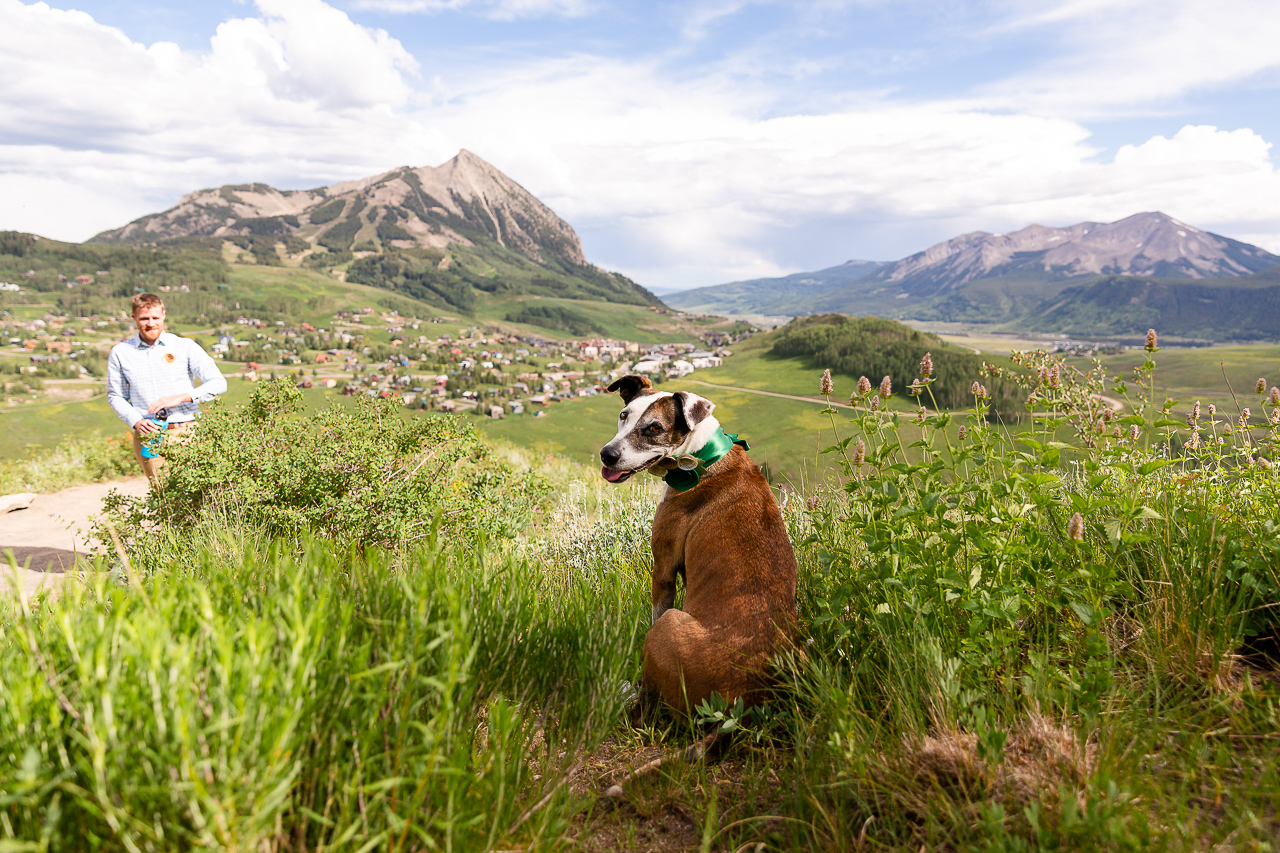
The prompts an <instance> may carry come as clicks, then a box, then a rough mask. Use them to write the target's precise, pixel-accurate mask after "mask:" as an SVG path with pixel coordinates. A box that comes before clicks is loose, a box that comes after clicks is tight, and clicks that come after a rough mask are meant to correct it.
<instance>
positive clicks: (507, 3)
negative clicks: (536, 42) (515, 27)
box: [355, 0, 596, 21]
mask: <svg viewBox="0 0 1280 853" xmlns="http://www.w3.org/2000/svg"><path fill="white" fill-rule="evenodd" d="M355 5H356V8H357V9H376V10H378V11H381V12H396V13H401V14H404V13H438V12H448V11H457V10H460V9H475V10H476V11H477V12H479V13H480V14H481V15H483V16H484V17H487V18H492V19H494V20H498V21H512V20H517V19H520V18H542V17H547V16H554V17H563V18H578V17H582V16H584V15H589V14H591V13H592V12H594V11H595V9H596V3H595V2H593V0H357V2H356V4H355Z"/></svg>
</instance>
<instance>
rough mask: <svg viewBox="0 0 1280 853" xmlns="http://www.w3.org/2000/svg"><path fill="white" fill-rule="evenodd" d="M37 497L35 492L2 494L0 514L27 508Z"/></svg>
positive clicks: (0, 496) (0, 497)
mask: <svg viewBox="0 0 1280 853" xmlns="http://www.w3.org/2000/svg"><path fill="white" fill-rule="evenodd" d="M35 499H36V493H35V492H21V493H19V494H16V495H0V515H3V514H4V513H6V512H13V511H15V510H19V509H26V508H27V507H29V506H31V502H32V501H33V500H35Z"/></svg>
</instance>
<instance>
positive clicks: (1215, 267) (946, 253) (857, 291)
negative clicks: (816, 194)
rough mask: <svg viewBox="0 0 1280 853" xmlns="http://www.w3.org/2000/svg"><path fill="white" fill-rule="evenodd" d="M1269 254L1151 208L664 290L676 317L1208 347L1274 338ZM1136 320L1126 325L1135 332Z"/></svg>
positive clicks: (1277, 317)
mask: <svg viewBox="0 0 1280 853" xmlns="http://www.w3.org/2000/svg"><path fill="white" fill-rule="evenodd" d="M1278 267H1280V257H1278V256H1276V255H1273V254H1271V253H1270V252H1267V251H1265V250H1264V249H1260V248H1258V247H1257V246H1251V245H1249V244H1247V243H1242V242H1240V241H1238V240H1232V239H1230V238H1229V237H1222V236H1220V235H1217V234H1211V233H1209V232H1207V231H1202V230H1200V229H1198V228H1195V227H1193V226H1190V225H1187V224H1185V223H1182V222H1179V221H1178V220H1176V219H1174V218H1172V217H1170V216H1167V215H1165V214H1163V213H1158V212H1157V213H1139V214H1136V215H1134V216H1130V217H1127V218H1125V219H1122V220H1120V221H1118V222H1112V223H1097V222H1082V223H1080V224H1078V225H1072V226H1070V227H1067V228H1046V227H1044V226H1041V225H1031V226H1028V227H1026V228H1023V229H1022V230H1020V231H1015V232H1012V233H1009V234H989V233H987V232H984V231H978V232H974V233H971V234H963V235H961V236H959V237H955V238H953V239H951V240H948V241H946V242H945V243H939V244H937V245H936V246H932V247H930V248H928V249H926V250H924V251H923V252H919V253H917V254H914V255H911V256H910V257H907V258H903V259H902V260H900V261H897V262H894V263H888V264H877V263H873V262H867V261H850V262H849V263H847V264H842V265H841V266H838V267H831V268H829V269H825V270H820V271H818V272H814V273H797V274H795V275H791V276H786V277H784V278H774V279H756V280H753V281H747V282H733V283H730V284H722V285H716V286H714V287H703V288H698V289H696V290H689V291H685V292H683V293H675V294H668V295H666V296H665V299H666V301H667V303H668V304H669V305H672V306H674V307H678V308H682V309H684V310H693V311H703V312H720V313H733V314H787V315H792V316H802V315H807V314H814V313H824V312H831V311H835V312H840V313H845V314H855V315H865V314H878V315H880V316H885V317H896V318H903V319H920V320H948V321H966V322H984V323H995V324H1004V325H1007V326H1009V327H1011V328H1019V329H1026V330H1039V331H1050V332H1054V331H1060V332H1062V333H1064V334H1072V335H1080V336H1088V335H1093V336H1100V335H1101V336H1107V335H1131V334H1133V328H1136V325H1141V326H1144V328H1145V326H1146V325H1147V324H1151V325H1161V326H1163V327H1164V329H1165V331H1166V332H1168V333H1169V334H1174V335H1180V336H1185V337H1201V338H1205V339H1210V340H1225V339H1236V338H1241V339H1257V338H1275V337H1280V269H1277V268H1278ZM1135 324H1136V325H1135Z"/></svg>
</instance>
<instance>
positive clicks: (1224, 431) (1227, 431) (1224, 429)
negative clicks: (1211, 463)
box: [1218, 424, 1234, 444]
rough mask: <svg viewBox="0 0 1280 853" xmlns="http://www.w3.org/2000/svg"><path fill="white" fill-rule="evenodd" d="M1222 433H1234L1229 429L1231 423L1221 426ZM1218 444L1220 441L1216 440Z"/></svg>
mask: <svg viewBox="0 0 1280 853" xmlns="http://www.w3.org/2000/svg"><path fill="white" fill-rule="evenodd" d="M1222 434H1223V435H1233V434H1234V433H1233V431H1232V429H1231V424H1227V425H1226V426H1224V427H1223V428H1222ZM1218 444H1222V442H1221V441H1219V442H1218Z"/></svg>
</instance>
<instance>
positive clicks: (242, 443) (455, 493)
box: [108, 379, 544, 553]
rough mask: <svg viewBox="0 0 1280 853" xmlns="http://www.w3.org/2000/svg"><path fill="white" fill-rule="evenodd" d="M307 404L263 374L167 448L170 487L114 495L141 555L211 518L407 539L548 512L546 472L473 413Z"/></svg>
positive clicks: (344, 538) (494, 527) (367, 540)
mask: <svg viewBox="0 0 1280 853" xmlns="http://www.w3.org/2000/svg"><path fill="white" fill-rule="evenodd" d="M300 405H301V392H299V391H298V390H297V389H296V388H294V387H293V385H292V383H291V382H290V381H289V380H286V379H279V380H276V381H273V382H265V383H261V384H259V386H258V387H257V388H255V389H254V392H253V397H252V399H251V401H250V402H249V404H248V405H247V406H245V407H240V408H235V409H227V408H221V407H216V406H215V407H212V408H211V410H210V412H209V414H208V415H207V416H206V417H205V418H204V420H203V421H202V422H201V424H200V427H199V429H197V430H195V431H194V433H193V434H192V437H191V439H190V440H189V441H187V442H185V443H184V444H173V445H167V446H166V445H162V448H163V453H164V456H165V457H166V458H167V459H168V460H169V465H168V470H167V472H166V474H165V477H164V488H163V489H162V490H158V491H153V492H152V493H151V494H149V495H148V496H146V497H145V498H138V499H132V498H121V497H118V498H116V499H115V500H113V501H111V502H109V504H108V509H109V518H110V521H111V523H112V524H114V525H115V526H116V528H117V530H118V531H119V533H120V534H121V536H122V537H123V539H124V541H125V542H126V543H127V544H128V545H129V547H130V550H131V553H133V552H138V553H141V552H153V553H159V552H161V551H163V550H164V549H166V548H169V547H172V545H171V542H172V539H171V536H172V534H173V533H174V532H175V531H176V532H181V531H182V530H191V529H195V528H196V527H197V526H198V525H200V524H201V523H204V522H207V521H209V520H210V519H211V518H212V519H217V518H231V519H234V520H235V521H236V522H237V523H242V524H245V525H247V526H248V527H250V528H253V529H257V530H261V531H263V532H264V533H265V534H267V535H269V536H274V537H287V538H293V537H298V536H301V535H303V534H311V535H314V536H319V537H322V538H324V539H327V540H329V541H331V542H333V543H335V544H336V545H337V546H339V547H343V548H345V547H350V546H355V547H366V546H375V545H376V546H380V547H386V548H405V547H408V546H410V545H412V544H413V543H414V542H420V541H423V540H425V539H426V538H427V537H428V536H429V535H430V534H431V531H432V530H433V529H434V528H435V526H436V525H438V526H439V529H440V531H441V533H442V535H446V536H449V537H451V538H469V537H474V536H478V535H481V534H484V535H490V536H498V537H504V536H510V535H513V534H514V533H515V532H516V531H518V530H520V529H521V528H522V527H523V526H524V525H525V524H527V523H528V521H529V519H530V517H531V515H532V514H533V513H534V512H535V511H536V510H537V507H538V501H539V499H540V498H541V496H542V494H543V491H544V485H543V483H542V482H541V480H540V478H538V477H537V476H536V475H533V474H527V475H523V476H517V475H516V474H515V472H513V471H512V470H511V468H510V467H509V466H507V465H505V464H503V463H502V462H500V461H498V460H495V459H493V458H491V457H490V456H489V454H488V452H487V450H486V449H485V447H484V446H483V445H481V444H480V443H479V442H478V440H477V439H476V436H475V433H474V429H473V428H472V427H471V426H469V425H467V424H466V423H465V422H464V421H462V420H461V419H458V418H455V417H449V416H437V417H424V418H406V417H402V415H401V413H400V407H399V406H398V405H397V404H395V403H394V402H393V401H390V400H377V399H373V398H362V399H360V400H359V401H357V402H356V404H355V406H354V408H352V407H348V406H346V405H343V404H341V403H337V402H335V403H333V404H331V405H330V406H329V407H328V408H325V409H322V410H320V411H319V412H316V413H315V414H311V415H303V414H301V413H300V412H299V408H300Z"/></svg>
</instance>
